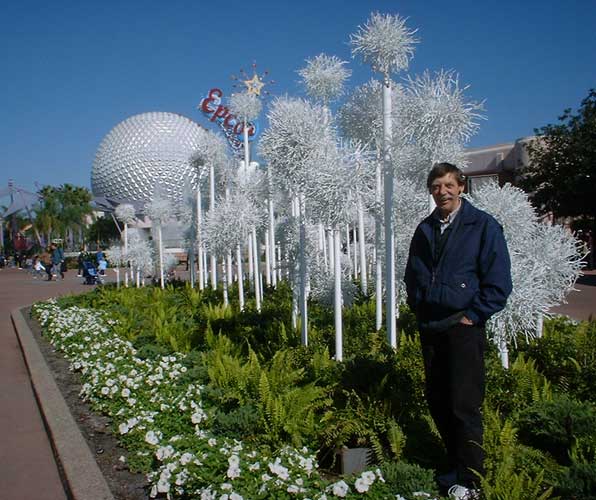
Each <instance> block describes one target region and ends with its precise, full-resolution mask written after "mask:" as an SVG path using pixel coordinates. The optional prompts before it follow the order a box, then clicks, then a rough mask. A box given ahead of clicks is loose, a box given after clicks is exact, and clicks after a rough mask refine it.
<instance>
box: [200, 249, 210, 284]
mask: <svg viewBox="0 0 596 500" xmlns="http://www.w3.org/2000/svg"><path fill="white" fill-rule="evenodd" d="M201 246H202V249H203V250H202V253H203V273H204V275H203V281H204V283H205V286H206V285H207V283H208V282H209V265H208V262H207V250H206V249H205V245H201Z"/></svg>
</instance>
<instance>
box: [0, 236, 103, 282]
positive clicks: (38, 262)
mask: <svg viewBox="0 0 596 500" xmlns="http://www.w3.org/2000/svg"><path fill="white" fill-rule="evenodd" d="M15 243H17V241H15ZM14 246H15V252H14V253H13V255H9V256H6V255H5V254H4V253H0V269H3V268H5V267H13V268H17V269H23V270H26V271H28V272H30V273H31V274H32V275H33V277H34V278H35V279H45V280H47V281H56V280H58V279H62V280H63V279H64V278H65V273H66V272H67V271H68V266H67V263H66V257H65V254H64V249H63V248H62V247H61V246H60V245H58V244H56V243H52V244H50V246H49V247H47V248H46V249H45V250H44V251H43V252H41V253H36V254H29V252H27V250H26V249H22V248H20V246H19V245H18V244H15V245H14ZM107 268H108V262H107V260H106V257H105V254H104V252H103V250H102V249H101V248H99V249H98V250H97V252H95V253H90V252H86V251H85V249H84V248H81V250H80V252H79V254H78V256H77V276H78V277H80V278H81V277H82V278H86V282H89V283H96V282H100V281H103V280H102V279H101V277H103V276H105V274H106V269H107ZM89 278H93V279H89Z"/></svg>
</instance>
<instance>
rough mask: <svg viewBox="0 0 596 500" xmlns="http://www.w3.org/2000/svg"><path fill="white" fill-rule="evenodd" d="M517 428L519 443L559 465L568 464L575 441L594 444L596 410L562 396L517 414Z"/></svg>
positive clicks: (591, 406) (589, 405)
mask: <svg viewBox="0 0 596 500" xmlns="http://www.w3.org/2000/svg"><path fill="white" fill-rule="evenodd" d="M518 425H519V430H520V432H519V434H520V439H521V440H522V441H523V442H525V443H527V444H529V445H530V446H534V447H535V448H538V449H540V450H544V451H547V452H548V453H550V454H552V456H553V457H554V458H555V459H556V460H557V461H558V462H559V463H561V464H570V463H571V452H572V449H573V448H574V447H575V446H576V445H577V443H578V441H579V440H590V441H592V442H594V443H595V444H596V436H595V433H594V429H596V409H595V408H594V406H593V405H592V404H590V403H588V402H579V401H574V400H572V399H570V398H568V397H566V396H556V397H555V398H553V400H552V401H538V402H536V403H534V404H533V405H532V406H530V407H529V408H527V409H526V410H524V411H522V412H521V413H520V415H519V418H518Z"/></svg>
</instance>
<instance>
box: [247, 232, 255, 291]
mask: <svg viewBox="0 0 596 500" xmlns="http://www.w3.org/2000/svg"><path fill="white" fill-rule="evenodd" d="M253 265H254V260H253V258H252V235H250V234H249V235H248V280H249V281H250V282H251V283H252V282H253V280H254V269H253Z"/></svg>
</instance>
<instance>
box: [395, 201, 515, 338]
mask: <svg viewBox="0 0 596 500" xmlns="http://www.w3.org/2000/svg"><path fill="white" fill-rule="evenodd" d="M434 224H439V221H437V220H436V219H435V218H434V217H433V216H432V215H430V216H428V217H426V218H425V219H424V220H423V221H422V222H421V223H420V224H419V225H418V227H417V228H416V231H415V233H414V236H413V238H412V242H411V244H410V254H409V256H408V263H407V266H406V273H405V282H406V290H407V293H408V305H409V306H410V307H411V308H412V310H413V311H414V312H415V313H416V317H417V319H418V323H419V325H420V327H421V329H428V330H439V329H444V328H447V327H449V326H452V325H453V324H455V323H457V322H459V320H460V319H461V318H462V316H466V317H467V318H468V319H469V320H471V321H472V322H473V323H474V324H475V325H479V326H483V325H484V324H485V323H486V322H487V321H488V319H489V318H490V317H491V316H492V315H493V314H495V313H497V312H499V311H500V310H501V309H503V308H504V307H505V304H506V303H507V297H508V296H509V294H510V293H511V290H512V284H511V261H510V259H509V251H508V250H507V243H506V242H505V238H504V236H503V228H502V227H501V226H500V225H499V223H498V222H497V221H496V220H495V219H494V218H493V217H492V216H491V215H489V214H487V213H486V212H483V211H482V210H479V209H477V208H476V207H474V206H473V205H472V204H471V203H469V202H468V201H467V200H465V199H462V205H461V207H460V209H459V213H458V215H457V216H456V217H455V220H454V221H453V223H452V224H453V228H452V230H451V234H450V235H449V238H448V239H447V243H446V244H445V247H444V249H443V252H442V254H441V257H440V259H439V260H438V262H437V263H436V265H435V264H434V259H433V252H434V250H435V242H434V238H435V231H434Z"/></svg>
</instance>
